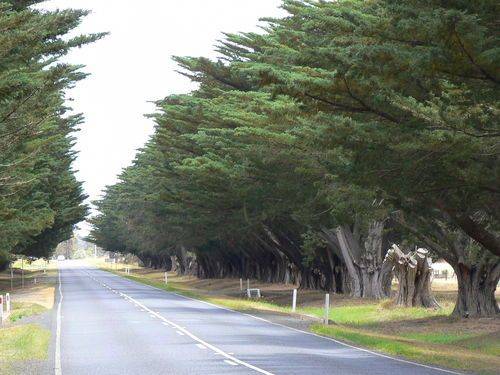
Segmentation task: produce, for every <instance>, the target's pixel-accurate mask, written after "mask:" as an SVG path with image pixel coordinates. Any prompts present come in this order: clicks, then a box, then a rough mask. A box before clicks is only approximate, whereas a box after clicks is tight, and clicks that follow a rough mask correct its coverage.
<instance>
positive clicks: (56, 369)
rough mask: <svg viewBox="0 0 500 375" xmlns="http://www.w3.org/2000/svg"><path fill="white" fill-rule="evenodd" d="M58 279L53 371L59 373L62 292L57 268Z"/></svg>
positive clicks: (57, 374) (60, 370) (59, 272)
mask: <svg viewBox="0 0 500 375" xmlns="http://www.w3.org/2000/svg"><path fill="white" fill-rule="evenodd" d="M57 273H58V279H59V280H58V281H59V288H58V289H59V304H58V305H57V328H56V349H55V358H54V373H55V375H61V374H62V369H61V306H62V301H63V294H62V289H61V270H60V269H58V270H57Z"/></svg>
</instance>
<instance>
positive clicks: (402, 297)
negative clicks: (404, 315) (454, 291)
mask: <svg viewBox="0 0 500 375" xmlns="http://www.w3.org/2000/svg"><path fill="white" fill-rule="evenodd" d="M384 264H385V265H387V266H388V267H391V268H393V270H394V274H395V275H396V277H397V279H398V283H399V285H398V293H397V297H396V304H397V305H400V306H409V307H411V306H424V307H435V308H436V307H439V304H438V303H437V301H436V299H435V298H434V297H433V296H432V292H431V276H432V267H431V266H432V260H431V258H430V257H429V251H428V250H426V249H418V250H416V251H412V252H409V253H407V254H405V253H404V252H403V251H402V250H401V249H400V248H399V247H398V246H397V245H392V248H391V249H390V250H389V251H388V252H387V254H386V256H385V259H384Z"/></svg>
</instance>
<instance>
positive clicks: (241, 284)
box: [240, 278, 243, 292]
mask: <svg viewBox="0 0 500 375" xmlns="http://www.w3.org/2000/svg"><path fill="white" fill-rule="evenodd" d="M240 291H241V292H242V291H243V279H242V278H240Z"/></svg>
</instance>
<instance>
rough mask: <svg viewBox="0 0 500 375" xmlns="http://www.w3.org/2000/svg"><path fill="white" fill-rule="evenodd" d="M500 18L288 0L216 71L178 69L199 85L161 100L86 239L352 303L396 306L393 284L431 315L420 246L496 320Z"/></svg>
mask: <svg viewBox="0 0 500 375" xmlns="http://www.w3.org/2000/svg"><path fill="white" fill-rule="evenodd" d="M497 7H498V2H496V1H488V0H485V1H481V2H467V1H465V2H464V1H458V0H456V1H447V2H442V1H437V0H436V1H426V2H421V1H411V0H407V1H403V2H401V1H397V2H396V1H392V0H378V1H370V2H366V1H361V0H360V1H356V0H354V1H353V0H349V1H335V2H329V1H315V0H304V1H298V0H285V1H284V3H283V8H284V9H285V10H286V12H287V15H286V16H284V17H283V18H280V19H265V20H264V21H265V22H266V26H265V27H264V28H263V33H242V34H226V35H225V39H224V40H223V41H221V42H220V43H219V45H218V47H217V51H218V53H219V54H220V58H219V59H218V60H217V61H211V60H209V59H207V58H203V57H200V58H193V57H177V58H175V60H176V61H177V62H178V64H179V65H180V67H181V69H182V71H181V73H182V74H183V75H185V76H187V77H189V78H190V79H191V80H192V81H194V82H197V83H198V84H199V88H198V89H197V90H195V91H193V92H191V93H190V94H187V95H171V96H169V97H167V98H165V99H164V100H161V101H158V102H157V106H158V111H157V112H156V113H155V114H153V115H151V118H152V119H154V121H155V123H156V128H155V133H154V135H153V136H152V137H151V139H150V141H149V142H148V143H147V144H146V145H145V146H144V148H143V149H141V150H140V151H139V153H138V155H137V157H136V159H135V160H134V162H133V164H132V165H131V166H130V167H128V168H126V169H125V170H124V171H123V172H122V174H121V175H120V181H119V182H118V183H117V184H116V185H113V186H109V187H107V190H106V194H105V197H104V198H103V199H102V200H100V201H98V202H96V205H97V207H98V209H99V212H100V214H99V215H98V216H96V217H95V218H94V219H93V225H94V229H93V231H92V238H93V241H95V242H96V243H97V244H98V245H99V246H101V247H103V248H105V249H107V250H112V251H120V252H124V253H133V254H136V255H137V256H138V257H139V258H140V259H142V260H143V261H144V263H145V264H147V265H150V266H154V267H166V268H170V267H172V266H175V267H177V268H178V270H179V272H194V273H196V274H197V275H198V276H200V277H240V276H244V277H253V278H258V279H261V280H264V281H269V282H294V283H299V284H300V285H301V286H302V287H311V288H321V289H325V290H332V291H336V292H339V293H351V294H352V295H354V296H358V297H371V298H382V297H385V296H388V294H389V292H390V290H389V288H390V281H391V279H392V276H393V273H394V272H395V273H396V275H397V277H398V278H400V281H401V282H403V280H404V283H405V285H406V284H407V285H408V288H406V290H407V291H408V290H409V291H411V292H410V294H408V293H406V295H399V296H398V300H399V301H402V302H403V303H404V304H407V305H414V304H422V305H424V306H432V305H434V303H435V301H434V300H433V298H431V297H430V296H429V295H428V293H426V292H425V290H428V277H429V272H428V266H429V262H428V258H429V254H428V253H427V251H426V250H424V249H419V250H418V251H412V250H414V248H415V247H416V246H417V247H425V248H426V249H428V250H430V251H431V254H433V255H434V256H439V257H441V258H444V259H445V260H446V261H448V262H449V263H450V264H451V265H452V266H453V268H454V269H455V272H456V274H457V277H458V283H459V293H458V299H457V303H456V308H455V311H454V314H456V315H470V316H488V315H495V314H497V313H498V312H499V308H498V305H497V302H496V300H495V296H494V292H495V289H496V285H497V283H498V281H499V278H500V257H499V256H500V238H499V235H498V230H499V216H498V213H499V212H500V210H499V208H500V207H499V199H498V198H499V190H498V186H499V163H498V161H499V143H498V139H499V136H500V129H499V121H498V120H499V119H498V115H499V108H498V100H499V80H500V77H499V70H498V66H499V53H500V52H499V50H498V30H497V28H496V27H495V25H496V23H495V22H496V20H495V15H496V14H497V11H498V9H497ZM393 243H397V244H399V247H394V248H392V249H391V245H392V244H393ZM389 249H391V251H389ZM401 249H402V250H401ZM410 251H411V252H410ZM172 263H174V264H172ZM400 294H401V291H400Z"/></svg>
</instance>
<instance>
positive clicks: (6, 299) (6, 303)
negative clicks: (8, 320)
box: [5, 293, 10, 315]
mask: <svg viewBox="0 0 500 375" xmlns="http://www.w3.org/2000/svg"><path fill="white" fill-rule="evenodd" d="M5 307H6V310H7V315H9V314H10V294H9V293H6V294H5Z"/></svg>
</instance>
